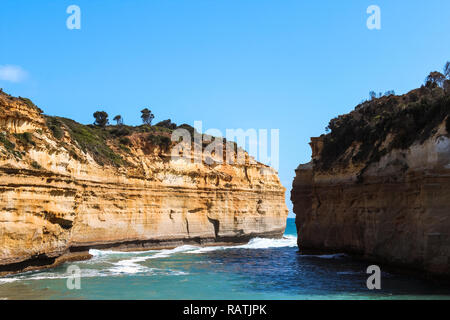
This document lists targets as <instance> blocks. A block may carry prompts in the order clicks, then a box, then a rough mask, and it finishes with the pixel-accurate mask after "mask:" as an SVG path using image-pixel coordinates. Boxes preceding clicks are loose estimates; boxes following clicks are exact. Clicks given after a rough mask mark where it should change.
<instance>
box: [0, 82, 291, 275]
mask: <svg viewBox="0 0 450 320" xmlns="http://www.w3.org/2000/svg"><path fill="white" fill-rule="evenodd" d="M186 127H188V126H186ZM0 131H1V132H0V273H8V272H13V271H20V270H30V269H33V268H38V267H42V266H50V265H55V264H57V263H59V262H61V261H64V260H65V259H72V258H81V257H82V256H83V255H85V253H86V251H87V249H89V248H106V247H116V248H119V249H128V248H133V249H136V248H153V247H161V246H166V247H167V246H176V245H179V244H182V243H198V244H204V243H214V242H242V241H246V240H248V239H249V238H250V237H255V236H263V237H280V236H281V235H282V234H283V232H284V228H285V223H286V217H287V208H286V205H285V202H284V191H285V189H284V187H283V186H282V185H281V184H280V182H279V179H278V176H277V173H276V172H275V171H274V170H273V169H272V168H270V167H268V166H265V165H263V164H261V163H257V162H250V161H247V162H246V163H245V164H241V165H238V164H227V163H225V164H216V163H212V164H207V163H206V162H205V161H200V162H199V163H195V162H194V161H191V160H192V158H189V159H186V158H181V157H180V158H173V157H171V156H170V140H169V139H168V136H170V130H167V129H166V128H157V127H151V128H150V127H148V126H141V127H138V128H136V127H135V128H132V127H126V126H123V127H122V126H121V127H115V126H109V127H107V128H105V129H101V128H97V127H95V126H83V125H80V124H78V123H76V122H74V121H71V120H69V119H64V118H56V117H48V116H44V115H42V111H41V110H40V109H39V108H37V107H36V106H34V104H33V103H32V102H31V101H30V100H28V99H24V98H15V97H12V96H9V95H7V94H5V93H3V92H1V91H0ZM148 131H150V133H149V132H148ZM168 141H169V142H168ZM247 158H248V156H247ZM203 160H204V159H203ZM80 253H83V254H81V255H80Z"/></svg>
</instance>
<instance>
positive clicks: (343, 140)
mask: <svg viewBox="0 0 450 320" xmlns="http://www.w3.org/2000/svg"><path fill="white" fill-rule="evenodd" d="M449 115H450V95H449V92H448V91H447V92H446V91H444V90H443V89H442V88H440V87H438V86H437V85H433V84H432V83H429V84H428V85H427V86H422V88H420V89H416V90H413V91H411V92H409V93H408V94H405V95H402V96H395V95H393V94H391V95H388V96H383V97H381V98H374V99H372V100H370V101H366V102H364V103H362V104H360V105H359V106H358V107H356V109H355V110H354V111H352V112H350V113H349V114H346V115H343V116H339V117H338V118H335V119H333V120H331V121H330V125H329V128H328V129H329V130H330V133H328V134H326V135H322V136H320V137H318V138H312V139H311V143H310V145H311V148H312V160H311V162H309V163H308V164H302V165H300V166H299V167H298V168H297V170H296V177H295V179H294V181H293V186H292V192H291V200H292V202H293V204H294V212H295V213H296V225H297V231H298V245H299V247H300V249H301V250H307V249H310V250H321V251H334V252H346V253H351V254H355V255H359V256H362V257H364V258H367V259H369V260H372V261H375V262H380V263H386V264H389V265H393V266H400V267H406V268H412V269H415V270H418V271H420V272H422V273H424V274H429V275H433V276H442V277H445V278H449V277H450V117H449Z"/></svg>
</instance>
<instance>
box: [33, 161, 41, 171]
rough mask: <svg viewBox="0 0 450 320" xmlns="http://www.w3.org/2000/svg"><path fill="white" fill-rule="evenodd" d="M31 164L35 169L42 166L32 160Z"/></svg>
mask: <svg viewBox="0 0 450 320" xmlns="http://www.w3.org/2000/svg"><path fill="white" fill-rule="evenodd" d="M31 166H32V167H33V168H34V169H36V170H39V169H41V168H42V167H41V165H40V164H39V163H37V162H36V161H33V162H32V163H31Z"/></svg>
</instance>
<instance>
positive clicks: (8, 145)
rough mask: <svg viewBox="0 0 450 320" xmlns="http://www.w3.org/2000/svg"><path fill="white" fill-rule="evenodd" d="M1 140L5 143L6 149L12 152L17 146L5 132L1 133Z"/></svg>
mask: <svg viewBox="0 0 450 320" xmlns="http://www.w3.org/2000/svg"><path fill="white" fill-rule="evenodd" d="M0 142H1V143H2V144H3V146H4V147H5V149H6V150H8V151H10V152H11V151H13V150H14V149H15V148H16V145H15V144H14V143H12V142H11V141H9V140H8V139H7V138H6V134H4V133H0Z"/></svg>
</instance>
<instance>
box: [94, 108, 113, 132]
mask: <svg viewBox="0 0 450 320" xmlns="http://www.w3.org/2000/svg"><path fill="white" fill-rule="evenodd" d="M94 118H95V121H94V124H95V125H97V126H100V127H102V128H104V127H105V126H106V125H107V124H108V123H109V120H108V114H107V113H106V112H105V111H96V112H95V113H94Z"/></svg>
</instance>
